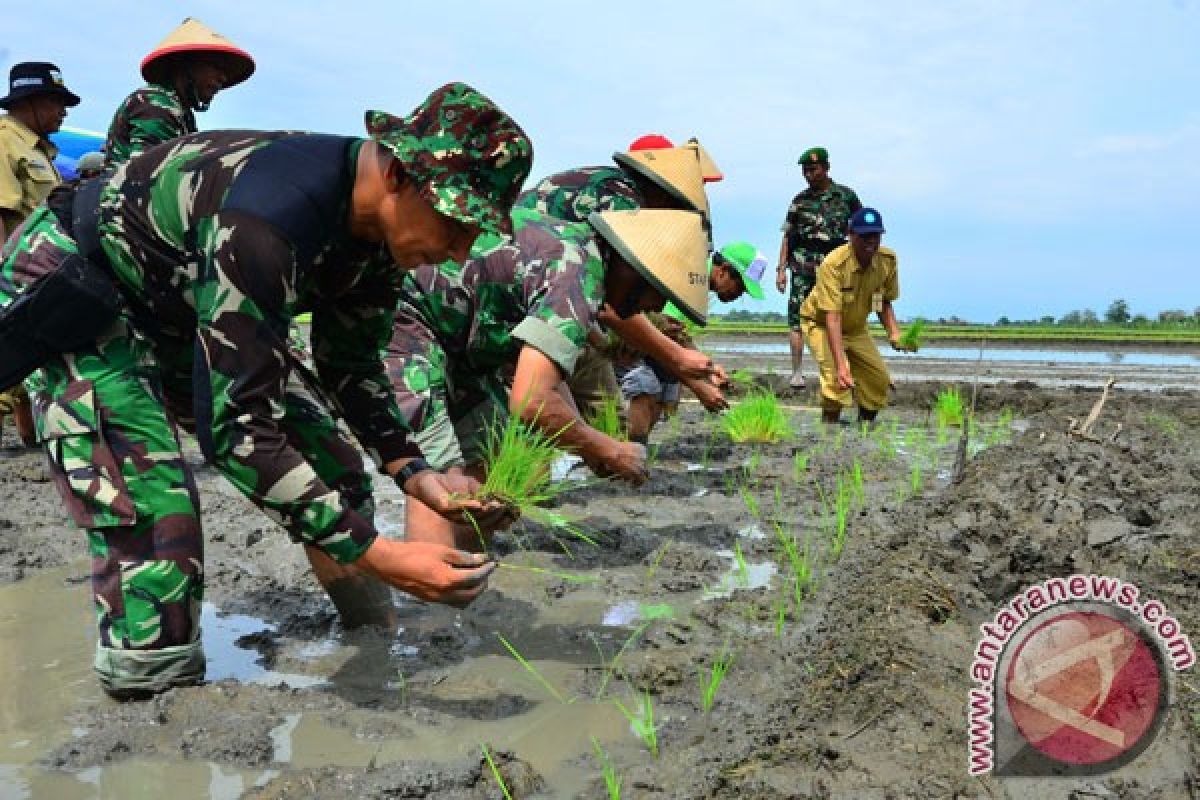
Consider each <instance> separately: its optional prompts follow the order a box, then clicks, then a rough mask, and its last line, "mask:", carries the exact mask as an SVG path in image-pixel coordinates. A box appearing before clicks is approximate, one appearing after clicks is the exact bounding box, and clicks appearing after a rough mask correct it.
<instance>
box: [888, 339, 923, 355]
mask: <svg viewBox="0 0 1200 800" xmlns="http://www.w3.org/2000/svg"><path fill="white" fill-rule="evenodd" d="M891 342H892V349H893V350H899V351H900V352H902V353H915V352H917V345H915V344H912V343H907V344H906V343H904V342H902V341H900V339H898V338H897V339H892V340H891Z"/></svg>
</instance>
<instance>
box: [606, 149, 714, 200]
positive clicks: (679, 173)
mask: <svg viewBox="0 0 1200 800" xmlns="http://www.w3.org/2000/svg"><path fill="white" fill-rule="evenodd" d="M613 161H616V162H617V164H618V165H620V166H621V167H623V168H625V169H627V170H629V171H630V172H632V173H634V174H636V175H640V176H642V177H643V178H645V179H646V180H648V181H651V182H652V183H654V185H656V186H658V187H659V188H660V189H662V190H663V191H664V192H666V193H667V194H669V195H671V197H673V198H675V199H676V200H678V201H679V202H680V203H682V204H683V205H684V207H685V208H689V209H691V210H693V211H699V212H700V213H702V214H704V215H706V216H707V214H708V195H706V194H705V193H704V173H703V172H701V170H700V158H699V149H698V148H695V147H690V146H689V147H671V148H663V149H659V150H634V151H632V152H626V153H613Z"/></svg>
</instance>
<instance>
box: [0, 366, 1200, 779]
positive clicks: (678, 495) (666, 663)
mask: <svg viewBox="0 0 1200 800" xmlns="http://www.w3.org/2000/svg"><path fill="white" fill-rule="evenodd" d="M758 381H759V382H760V383H763V384H769V385H772V386H773V387H774V388H776V389H777V390H779V391H780V393H781V396H782V397H783V400H784V402H785V403H787V404H788V405H789V408H790V414H791V416H792V420H793V424H794V427H795V430H796V433H795V435H794V436H793V437H792V438H791V439H790V440H788V441H784V442H780V443H776V444H771V445H747V444H734V443H731V442H730V441H729V440H728V439H727V438H726V437H724V435H723V434H721V433H720V432H719V431H718V430H717V429H716V427H715V425H714V424H713V422H712V420H711V419H709V418H706V417H705V416H704V415H703V414H701V413H700V411H699V409H698V408H697V407H695V406H694V405H685V406H684V409H683V411H682V412H681V414H680V416H679V417H678V418H677V419H676V420H674V421H670V422H667V423H664V424H662V425H660V426H659V427H658V428H657V429H656V431H655V435H654V437H653V438H652V445H653V448H652V449H653V451H654V456H653V457H654V472H653V477H652V479H651V480H650V482H649V483H647V484H646V485H645V486H643V487H640V488H637V489H634V488H630V487H626V486H621V485H617V484H611V483H605V482H600V481H595V480H594V479H591V478H590V476H588V475H587V473H586V470H584V469H583V468H581V467H578V468H576V469H574V470H572V472H571V473H570V474H569V475H568V476H567V477H566V480H568V481H573V482H574V483H573V485H572V488H571V490H570V491H569V492H567V493H566V494H565V495H564V497H563V498H562V500H561V502H560V503H559V505H558V506H557V507H556V509H555V510H556V511H557V512H559V513H561V514H563V515H565V516H567V517H569V518H570V519H572V520H573V523H574V525H575V526H576V527H577V528H578V529H579V531H582V532H583V533H584V534H585V535H586V536H587V537H588V538H589V539H590V540H591V541H590V543H589V542H585V541H582V540H580V539H579V538H578V537H577V536H575V535H573V534H572V533H571V532H569V531H564V530H554V529H547V528H544V527H540V526H537V525H533V524H530V523H519V524H518V525H517V526H516V527H515V528H514V529H513V530H512V531H509V532H506V533H503V534H500V535H498V536H497V537H496V539H495V541H494V542H493V551H494V553H495V554H496V555H497V556H498V557H499V558H500V560H501V563H502V564H504V565H505V566H504V567H502V568H501V569H499V570H497V572H496V574H495V577H494V578H493V580H492V583H491V586H490V588H489V590H488V591H487V592H486V593H485V594H484V595H483V596H481V597H480V599H479V600H478V601H476V603H474V604H473V605H472V606H471V607H470V608H468V609H465V610H456V609H450V608H444V607H439V606H430V605H426V604H422V603H418V602H415V601H413V600H411V599H409V598H406V597H403V596H400V595H397V596H396V602H397V608H398V612H399V628H398V630H397V631H395V632H394V633H393V632H385V631H382V630H379V629H368V630H365V631H353V632H350V631H345V630H343V629H342V628H341V626H340V624H339V623H338V620H337V617H336V614H335V613H334V611H333V609H332V606H331V604H330V603H329V601H328V599H327V598H326V597H325V596H324V595H323V594H322V593H321V592H320V589H319V587H318V586H317V584H316V583H315V581H314V580H313V578H312V577H311V575H310V574H309V573H308V571H307V566H306V561H305V559H304V557H303V554H302V553H301V552H300V551H299V548H297V547H296V546H294V545H292V544H290V543H289V542H288V541H287V539H286V537H285V536H284V535H283V534H282V532H280V531H278V530H276V529H274V528H272V526H271V524H270V523H269V522H268V521H267V520H266V519H265V518H264V517H262V516H261V514H259V512H257V511H256V510H255V509H253V508H252V507H251V506H249V505H248V504H247V503H246V502H245V501H244V500H243V499H242V498H240V497H239V496H237V495H236V494H235V492H234V491H233V490H232V489H231V488H230V487H229V486H228V485H226V484H225V483H223V481H221V480H220V479H219V477H218V476H216V474H215V473H214V472H213V471H212V470H210V469H208V468H207V467H204V466H203V465H202V464H201V463H200V460H199V455H198V454H195V455H194V456H193V460H194V461H195V463H196V464H197V466H198V471H199V479H200V486H201V494H202V500H203V504H204V512H205V525H206V529H207V532H208V533H207V540H206V541H207V550H206V560H207V564H206V573H207V592H206V596H205V599H206V603H207V604H208V605H206V613H205V620H204V625H205V643H206V650H207V651H208V655H209V662H210V668H209V678H210V681H209V682H208V683H207V684H205V685H203V686H198V687H192V688H186V689H177V690H173V691H170V692H167V693H165V694H163V695H160V696H158V697H156V698H154V699H153V700H150V701H148V702H141V703H125V704H118V703H115V702H113V701H111V700H108V699H107V698H105V697H104V696H103V695H102V694H101V693H100V692H99V689H98V688H97V687H96V686H95V682H94V679H92V677H91V674H90V660H91V647H92V643H93V639H92V634H91V632H90V627H89V626H90V625H91V619H90V610H89V609H88V607H87V606H88V600H87V589H86V585H85V582H86V576H87V562H86V558H85V545H84V539H83V535H82V534H81V533H80V532H79V531H77V530H75V529H73V528H71V527H70V525H69V523H68V522H67V520H66V518H65V516H64V515H63V512H62V510H61V507H60V506H59V504H58V500H57V497H56V495H55V493H54V490H53V487H52V485H51V484H50V483H49V482H48V477H47V475H46V473H45V468H44V466H43V461H42V457H41V456H40V455H39V454H32V453H27V452H22V451H20V450H18V449H17V448H16V447H15V444H16V443H15V440H13V439H12V438H11V437H12V433H11V431H6V432H5V439H4V441H3V445H4V449H3V451H0V487H2V491H3V496H4V497H5V502H4V504H3V506H0V646H2V647H3V654H2V655H0V662H2V663H3V665H4V672H5V674H6V676H7V678H8V679H7V680H6V681H5V684H6V685H5V686H4V688H0V722H3V724H0V796H2V797H6V798H7V797H43V796H45V797H68V798H72V797H80V798H84V797H134V798H136V797H156V796H163V794H164V793H167V792H169V794H170V796H171V797H173V798H176V800H183V799H184V798H190V797H249V798H294V797H305V798H338V799H339V800H341V799H342V798H345V797H363V798H371V797H379V798H383V797H410V798H420V797H429V798H443V797H444V798H493V797H500V796H502V794H503V793H502V791H501V789H500V787H499V782H498V779H497V774H499V775H500V778H501V779H502V780H503V781H504V783H505V785H506V787H507V789H508V790H509V792H511V794H512V796H513V797H604V796H607V795H606V793H605V787H604V782H603V779H602V777H601V765H600V758H599V757H598V755H597V753H598V748H599V749H600V750H602V751H603V753H604V755H605V757H606V758H607V759H608V760H609V761H610V762H611V764H612V765H613V767H614V768H615V770H616V772H617V773H618V774H619V775H620V776H621V778H622V781H623V782H622V792H621V796H623V797H679V798H718V797H721V798H725V797H728V798H734V797H737V798H768V797H772V798H773V797H846V798H940V797H947V798H949V797H971V798H976V797H977V798H1000V797H1008V798H1025V797H1051V798H1053V797H1062V798H1085V797H1113V798H1130V799H1132V798H1187V797H1196V796H1200V768H1198V767H1197V763H1200V695H1198V694H1197V687H1198V684H1200V678H1197V673H1196V671H1195V670H1194V669H1193V670H1192V671H1188V672H1183V673H1180V674H1179V675H1177V676H1176V680H1175V681H1174V684H1173V694H1172V697H1171V701H1170V703H1171V707H1170V710H1169V713H1168V716H1167V719H1166V722H1165V724H1164V726H1163V728H1162V730H1161V732H1160V733H1159V735H1158V737H1157V739H1156V741H1155V742H1154V743H1153V744H1152V745H1151V746H1150V747H1149V749H1147V750H1146V751H1145V752H1144V753H1143V754H1142V755H1141V756H1140V757H1139V758H1137V759H1136V760H1134V761H1133V762H1132V763H1130V764H1128V765H1126V766H1124V767H1122V768H1121V769H1119V770H1117V771H1115V772H1113V773H1110V774H1106V775H1098V776H1093V777H1089V778H1072V779H1045V780H1038V779H1029V778H1025V779H1016V778H998V777H995V776H988V777H983V778H973V777H969V776H968V774H967V729H966V727H967V716H966V705H967V692H968V689H969V688H970V686H971V684H970V681H969V675H968V670H969V667H970V662H971V656H972V653H973V651H974V648H975V645H976V643H977V640H978V637H979V629H978V628H979V625H980V624H981V623H984V622H986V621H988V620H990V619H991V618H992V616H993V615H994V613H995V612H996V610H997V607H998V606H1000V605H1001V604H1002V603H1004V602H1006V601H1007V600H1008V599H1009V598H1011V597H1012V596H1013V595H1014V594H1015V593H1016V592H1018V591H1020V590H1021V589H1022V588H1024V587H1026V586H1028V585H1030V584H1032V583H1036V582H1038V581H1043V580H1045V579H1047V578H1051V577H1055V576H1065V575H1069V574H1072V573H1078V572H1084V573H1099V574H1106V575H1112V576H1115V577H1119V578H1123V579H1125V580H1127V581H1131V582H1133V583H1135V584H1137V585H1138V586H1140V587H1141V588H1142V589H1143V590H1144V591H1145V592H1146V593H1147V594H1148V595H1152V596H1154V597H1156V598H1157V599H1159V600H1160V601H1162V602H1163V604H1164V605H1165V606H1167V607H1168V608H1169V610H1170V613H1171V614H1172V615H1173V616H1175V617H1176V618H1177V619H1178V620H1179V623H1180V624H1181V626H1182V628H1183V630H1184V631H1185V632H1187V633H1189V634H1191V636H1192V639H1193V642H1196V641H1200V533H1198V530H1200V458H1198V457H1197V452H1198V449H1200V448H1198V445H1200V433H1198V431H1200V395H1197V394H1195V393H1192V392H1188V391H1182V390H1174V391H1171V392H1126V391H1122V390H1120V389H1119V388H1118V390H1116V391H1115V392H1114V394H1113V395H1112V397H1111V398H1110V399H1109V401H1108V403H1107V404H1106V406H1105V408H1104V411H1103V413H1102V414H1101V416H1100V418H1099V421H1098V422H1097V424H1096V427H1095V429H1094V430H1095V432H1096V433H1097V434H1098V436H1097V441H1085V440H1079V439H1077V438H1072V437H1069V436H1067V434H1066V430H1067V427H1068V425H1069V420H1071V419H1076V420H1082V419H1083V418H1085V417H1086V416H1087V414H1088V412H1089V410H1090V409H1091V407H1092V404H1093V402H1094V401H1095V400H1096V398H1097V397H1098V392H1097V391H1096V390H1095V389H1091V388H1086V387H1077V388H1067V389H1053V390H1050V389H1045V388H1040V387H1039V386H1037V385H1034V384H1012V383H1006V384H998V385H988V386H984V387H982V388H981V390H980V393H979V396H978V398H977V409H978V412H979V419H980V420H981V423H980V424H979V425H978V426H977V427H976V429H975V431H974V440H973V446H972V448H971V451H970V452H971V453H972V455H971V457H970V458H969V459H968V461H967V462H966V465H965V470H964V471H963V475H962V480H961V481H960V482H958V483H952V482H951V481H950V477H951V473H952V471H953V466H954V454H955V444H956V440H957V437H958V429H957V428H952V429H949V430H945V429H943V430H942V431H941V433H940V434H939V432H938V428H937V426H936V423H935V421H934V419H933V416H932V415H931V414H930V412H929V408H930V406H931V404H932V400H933V398H934V396H935V395H936V393H937V391H938V390H939V388H941V385H940V384H937V383H901V384H900V386H899V387H898V389H897V391H896V394H895V398H894V406H893V407H892V408H889V409H888V410H887V411H885V412H884V413H883V414H882V415H881V424H880V425H879V426H878V427H877V428H876V429H875V430H874V431H862V430H860V429H859V428H858V427H857V426H846V427H838V428H833V429H830V428H825V427H822V426H820V425H819V424H818V423H817V422H816V411H815V410H814V408H813V407H812V402H813V400H814V397H813V394H812V392H811V390H809V391H800V392H794V391H790V390H787V389H786V388H785V387H783V386H781V379H780V378H778V377H775V376H769V375H761V376H759V377H758ZM962 388H963V389H964V395H965V396H966V397H968V398H969V396H970V387H969V386H967V385H964V386H962ZM914 463H916V464H917V465H918V466H917V467H916V468H914V467H913V464H914ZM855 464H857V465H858V467H857V471H858V473H859V474H860V475H861V484H860V485H861V497H860V498H858V499H856V500H855V501H854V502H852V503H850V504H849V505H848V507H847V509H846V513H845V514H844V520H845V524H844V526H843V527H842V528H841V529H842V530H843V532H844V539H843V540H842V543H841V544H840V545H838V544H835V541H836V539H837V538H838V537H837V532H838V530H839V525H838V522H837V514H836V505H837V500H836V498H837V494H838V483H839V477H840V478H841V479H842V482H843V485H844V484H845V482H846V481H849V480H850V477H849V476H851V475H852V474H853V473H854V472H855V466H854V465H855ZM400 502H401V499H400V498H399V497H398V496H397V495H396V494H395V493H388V494H385V495H384V496H383V497H382V500H381V502H380V509H381V510H380V514H381V519H382V520H383V523H385V524H384V525H383V527H384V528H385V529H388V530H392V531H398V529H399V526H400V520H402V519H403V514H402V510H401V507H400V505H399V503H400ZM394 535H400V534H399V533H395V534H394ZM785 535H786V536H789V537H792V540H793V541H795V542H796V543H797V545H798V548H800V549H801V550H803V551H806V552H807V553H808V555H809V564H810V567H811V573H812V574H811V581H810V582H809V584H808V585H807V588H806V589H804V590H803V591H801V592H800V593H799V598H798V597H797V592H796V591H795V573H794V566H793V564H792V562H791V561H790V560H789V558H788V556H787V554H786V550H785V547H784V539H783V538H782V536H785ZM839 550H840V552H839ZM513 651H516V652H517V653H519V654H520V656H521V658H522V659H524V661H525V663H524V664H523V663H522V662H521V661H519V660H518V659H517V658H515V657H514V655H513ZM724 654H729V655H731V656H732V658H733V662H732V667H731V668H730V669H729V672H728V675H727V677H726V679H725V681H724V682H723V683H722V684H721V685H720V687H719V689H718V691H717V692H716V693H715V698H714V699H713V702H712V704H711V708H709V709H707V710H706V709H705V707H704V702H703V701H702V691H701V689H702V683H703V682H704V681H705V679H706V676H708V675H709V674H710V670H711V667H712V665H713V663H714V661H716V660H717V659H719V658H720V657H721V656H722V655H724ZM646 698H649V700H648V702H649V703H650V704H651V705H652V707H653V717H654V727H655V731H656V741H655V743H654V744H655V746H656V748H657V751H658V756H657V757H655V756H654V755H653V754H652V753H651V752H650V747H649V744H648V742H647V741H646V740H645V739H644V738H640V737H639V736H638V735H637V734H636V733H635V732H634V730H633V729H632V726H631V724H630V721H629V719H627V717H626V716H625V713H624V712H623V711H622V709H621V708H619V707H618V703H619V704H620V705H621V706H623V707H624V709H625V711H633V710H635V709H636V708H638V707H639V704H642V703H645V702H647V700H646ZM489 756H490V759H491V763H489V760H488V757H489ZM493 765H494V766H493Z"/></svg>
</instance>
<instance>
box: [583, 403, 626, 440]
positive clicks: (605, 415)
mask: <svg viewBox="0 0 1200 800" xmlns="http://www.w3.org/2000/svg"><path fill="white" fill-rule="evenodd" d="M587 423H588V425H591V426H592V427H593V428H595V429H596V430H598V431H600V432H601V433H603V434H604V435H605V436H608V437H610V438H613V439H619V440H621V441H625V439H626V438H627V437H626V435H625V426H624V425H622V424H621V398H620V397H616V396H613V395H606V396H605V398H604V400H602V401H601V402H600V405H599V407H597V408H596V410H595V412H594V413H593V414H592V415H591V416H590V417H588V421H587Z"/></svg>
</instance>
